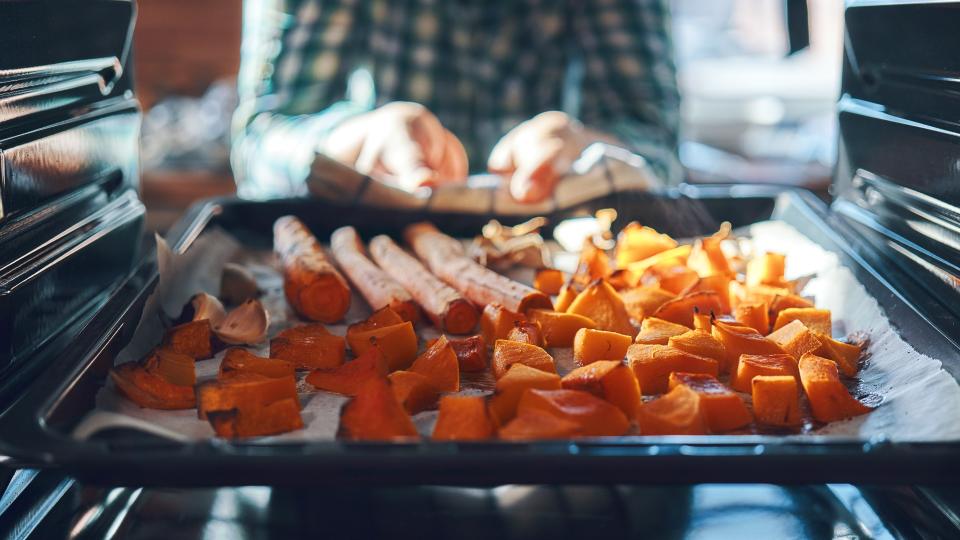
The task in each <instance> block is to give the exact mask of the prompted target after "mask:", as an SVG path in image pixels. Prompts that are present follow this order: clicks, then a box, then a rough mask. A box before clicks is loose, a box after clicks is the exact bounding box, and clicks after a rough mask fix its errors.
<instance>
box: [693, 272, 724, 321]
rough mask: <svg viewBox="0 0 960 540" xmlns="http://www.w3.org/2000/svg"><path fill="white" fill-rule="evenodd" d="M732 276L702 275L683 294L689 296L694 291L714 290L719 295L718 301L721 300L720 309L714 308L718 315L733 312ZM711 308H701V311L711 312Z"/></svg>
mask: <svg viewBox="0 0 960 540" xmlns="http://www.w3.org/2000/svg"><path fill="white" fill-rule="evenodd" d="M731 280H732V278H731V277H730V276H729V275H725V274H724V275H720V274H717V275H712V276H706V277H701V278H700V279H698V280H697V281H696V282H695V283H694V284H693V285H691V286H690V287H687V289H685V290H684V291H683V294H682V296H688V295H690V294H693V293H699V292H712V293H714V294H716V295H717V301H718V302H719V305H720V309H717V310H713V312H714V313H716V314H717V315H720V314H729V313H731V309H730V281H731ZM710 311H711V310H708V309H701V310H700V312H701V313H710Z"/></svg>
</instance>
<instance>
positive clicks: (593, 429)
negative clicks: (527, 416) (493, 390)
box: [517, 389, 630, 437]
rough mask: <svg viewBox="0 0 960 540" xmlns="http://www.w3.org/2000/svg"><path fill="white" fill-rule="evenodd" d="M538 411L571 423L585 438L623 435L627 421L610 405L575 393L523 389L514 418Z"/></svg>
mask: <svg viewBox="0 0 960 540" xmlns="http://www.w3.org/2000/svg"><path fill="white" fill-rule="evenodd" d="M530 410H538V411H542V412H545V413H548V414H552V415H554V416H557V417H559V418H563V419H565V420H570V421H572V422H575V423H576V424H577V426H578V428H577V434H578V435H582V436H585V437H603V436H618V435H623V434H624V433H626V432H627V429H629V428H630V421H629V420H627V417H626V416H625V415H624V414H623V412H622V411H621V410H620V409H618V408H617V407H615V406H614V405H612V404H610V403H607V402H606V401H604V400H602V399H600V398H598V397H596V396H594V395H593V394H589V393H587V392H581V391H579V390H535V389H534V390H527V391H526V392H524V393H523V395H522V396H521V397H520V403H519V404H518V405H517V416H522V415H523V414H524V412H526V411H530Z"/></svg>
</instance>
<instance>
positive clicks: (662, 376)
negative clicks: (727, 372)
mask: <svg viewBox="0 0 960 540" xmlns="http://www.w3.org/2000/svg"><path fill="white" fill-rule="evenodd" d="M627 363H628V364H629V365H630V369H632V370H633V373H634V374H635V375H636V376H637V382H639V383H640V390H641V391H642V392H643V393H644V395H650V394H662V393H664V392H666V391H667V387H668V384H667V383H668V379H669V377H670V374H671V373H673V372H674V371H680V372H684V373H706V374H708V375H713V376H714V377H716V376H717V373H718V372H719V364H718V363H717V361H716V360H714V359H712V358H706V357H703V356H697V355H695V354H690V353H688V352H685V351H681V350H680V349H674V348H673V347H667V346H665V345H640V344H637V345H631V346H630V348H629V349H627Z"/></svg>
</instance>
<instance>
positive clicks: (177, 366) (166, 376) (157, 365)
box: [143, 348, 197, 388]
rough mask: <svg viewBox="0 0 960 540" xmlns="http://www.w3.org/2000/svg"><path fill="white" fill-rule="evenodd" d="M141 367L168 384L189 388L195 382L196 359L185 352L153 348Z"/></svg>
mask: <svg viewBox="0 0 960 540" xmlns="http://www.w3.org/2000/svg"><path fill="white" fill-rule="evenodd" d="M143 367H144V368H145V369H146V370H147V372H149V373H152V374H154V375H157V376H159V377H161V378H162V379H163V380H165V381H167V382H168V383H170V384H175V385H177V386H189V387H191V388H192V387H193V386H194V385H196V384H197V370H196V361H194V359H193V358H191V357H190V356H188V355H186V354H182V353H178V352H174V351H169V350H167V349H162V348H161V349H155V350H154V351H153V352H151V353H150V355H149V356H147V358H146V359H144V361H143Z"/></svg>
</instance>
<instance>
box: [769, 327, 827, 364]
mask: <svg viewBox="0 0 960 540" xmlns="http://www.w3.org/2000/svg"><path fill="white" fill-rule="evenodd" d="M767 339H769V340H770V341H772V342H774V343H776V344H777V345H779V346H780V348H781V349H783V350H784V351H786V352H787V354H789V355H791V356H793V357H794V358H800V357H801V356H803V355H804V354H806V353H808V352H816V351H817V350H819V349H820V346H821V343H820V340H819V339H817V336H815V335H814V334H813V332H811V331H810V330H809V329H808V328H807V327H806V326H804V325H803V323H802V322H800V321H799V320H794V321H790V323H789V324H787V325H784V326H782V327H781V328H780V329H779V330H776V331H774V332H773V333H772V334H770V335H769V336H767Z"/></svg>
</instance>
